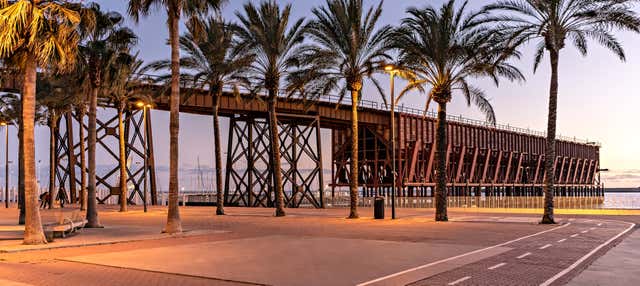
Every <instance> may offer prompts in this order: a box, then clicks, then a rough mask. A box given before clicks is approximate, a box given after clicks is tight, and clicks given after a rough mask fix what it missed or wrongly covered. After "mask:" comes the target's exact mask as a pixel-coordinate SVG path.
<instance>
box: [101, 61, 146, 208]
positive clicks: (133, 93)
mask: <svg viewBox="0 0 640 286" xmlns="http://www.w3.org/2000/svg"><path fill="white" fill-rule="evenodd" d="M142 64H143V61H142V60H140V59H138V55H137V54H136V55H129V54H121V55H120V56H118V57H117V58H116V60H115V63H113V64H111V65H110V68H109V71H108V73H107V74H105V83H106V86H105V90H104V93H105V94H104V95H105V97H106V98H107V99H108V101H109V102H110V103H111V104H113V105H114V106H116V109H117V110H118V141H119V144H118V146H119V147H118V149H119V153H120V156H119V157H120V164H119V167H120V211H121V212H126V211H127V198H128V195H127V156H126V139H127V138H125V132H124V121H123V114H124V112H125V110H126V109H127V108H129V106H130V105H131V103H132V101H134V100H136V99H139V98H140V97H141V96H142V95H140V94H139V91H140V90H141V89H142V87H141V86H142V84H143V83H144V80H143V79H142V78H141V77H142V73H141V67H142Z"/></svg>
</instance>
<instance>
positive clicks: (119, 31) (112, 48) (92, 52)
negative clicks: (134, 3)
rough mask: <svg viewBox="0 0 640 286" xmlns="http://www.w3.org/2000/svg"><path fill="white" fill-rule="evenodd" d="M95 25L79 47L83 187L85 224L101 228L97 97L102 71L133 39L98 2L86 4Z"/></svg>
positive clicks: (114, 14)
mask: <svg viewBox="0 0 640 286" xmlns="http://www.w3.org/2000/svg"><path fill="white" fill-rule="evenodd" d="M89 8H90V10H91V12H92V15H93V18H94V21H95V25H93V27H91V29H87V31H86V32H85V33H86V41H85V42H84V43H83V45H82V46H81V47H80V51H81V53H82V61H83V62H82V66H84V67H85V69H86V72H87V76H88V81H89V90H90V92H89V101H88V103H89V124H88V125H89V126H88V127H89V128H88V133H89V134H88V135H89V136H88V137H89V138H88V140H87V143H88V144H87V145H88V147H89V148H88V149H89V150H88V151H89V152H88V154H89V170H88V173H89V174H88V176H89V185H88V188H87V220H88V223H87V227H91V228H101V227H102V224H100V220H99V218H98V201H97V198H96V187H97V183H96V143H97V135H96V132H97V107H98V97H99V95H100V93H101V92H102V90H103V89H104V79H103V77H104V73H105V72H106V70H107V69H108V68H109V65H110V64H112V63H113V62H114V59H115V58H116V57H118V56H119V55H120V54H121V53H126V52H128V51H129V49H130V47H131V46H132V45H134V44H135V43H136V37H135V35H134V34H133V32H132V31H131V30H130V29H128V28H126V27H123V26H122V25H123V23H124V18H123V17H122V15H120V14H119V13H117V12H103V11H102V10H101V9H100V6H99V5H98V4H95V3H92V4H91V5H90V6H89Z"/></svg>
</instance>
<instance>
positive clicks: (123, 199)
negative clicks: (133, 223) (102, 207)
mask: <svg viewBox="0 0 640 286" xmlns="http://www.w3.org/2000/svg"><path fill="white" fill-rule="evenodd" d="M120 105H123V104H120ZM123 109H124V106H118V139H119V141H120V144H118V147H119V148H118V149H119V150H120V211H121V212H126V211H127V155H126V153H125V142H124V123H123V122H122V111H123Z"/></svg>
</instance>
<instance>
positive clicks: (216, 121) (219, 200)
mask: <svg viewBox="0 0 640 286" xmlns="http://www.w3.org/2000/svg"><path fill="white" fill-rule="evenodd" d="M221 97H222V88H220V87H219V88H218V89H217V90H216V95H215V96H214V97H213V133H214V134H213V145H214V148H215V152H216V154H215V156H216V215H224V198H223V194H222V151H221V147H220V117H219V115H218V101H219V100H220V98H221Z"/></svg>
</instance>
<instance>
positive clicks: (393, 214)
mask: <svg viewBox="0 0 640 286" xmlns="http://www.w3.org/2000/svg"><path fill="white" fill-rule="evenodd" d="M384 71H385V72H387V73H389V76H390V84H391V166H392V167H391V177H392V179H391V219H396V115H395V111H396V99H395V92H394V89H395V78H396V73H397V72H398V70H397V69H396V67H395V66H394V65H386V66H385V67H384Z"/></svg>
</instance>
